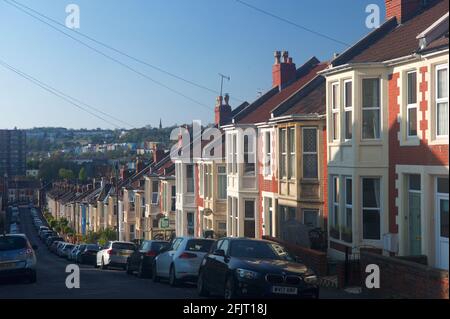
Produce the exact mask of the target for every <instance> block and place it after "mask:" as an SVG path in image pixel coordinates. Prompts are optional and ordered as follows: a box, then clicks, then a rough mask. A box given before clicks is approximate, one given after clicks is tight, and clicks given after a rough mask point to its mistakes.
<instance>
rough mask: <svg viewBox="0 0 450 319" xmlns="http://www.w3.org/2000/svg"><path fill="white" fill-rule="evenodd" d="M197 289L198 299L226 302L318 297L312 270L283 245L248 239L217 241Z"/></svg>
mask: <svg viewBox="0 0 450 319" xmlns="http://www.w3.org/2000/svg"><path fill="white" fill-rule="evenodd" d="M197 288H198V292H199V294H200V295H201V296H206V295H208V294H214V295H220V296H224V297H225V298H226V299H234V298H239V297H246V298H276V297H281V298H289V297H291V298H301V297H307V298H318V296H319V287H318V286H317V277H316V276H315V274H314V272H313V271H312V270H311V269H309V268H308V267H306V266H305V265H304V264H302V263H300V262H298V259H297V258H294V257H292V256H291V255H290V254H289V253H288V252H287V250H286V249H285V248H284V247H283V246H282V245H280V244H278V243H275V242H271V241H266V240H256V239H249V238H222V239H220V240H218V241H217V243H215V244H214V246H213V247H212V248H211V252H210V253H208V254H207V255H206V256H205V258H204V260H203V262H202V266H201V267H200V271H199V277H198V282H197Z"/></svg>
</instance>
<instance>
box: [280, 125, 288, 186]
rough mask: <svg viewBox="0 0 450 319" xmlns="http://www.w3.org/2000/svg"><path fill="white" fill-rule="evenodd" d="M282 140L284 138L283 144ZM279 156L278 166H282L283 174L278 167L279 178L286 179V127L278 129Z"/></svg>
mask: <svg viewBox="0 0 450 319" xmlns="http://www.w3.org/2000/svg"><path fill="white" fill-rule="evenodd" d="M283 138H284V143H283ZM283 149H284V152H283ZM280 154H281V160H280V164H281V165H283V166H284V172H283V169H281V167H280V177H281V178H282V179H286V178H287V176H288V165H287V162H288V158H287V157H288V156H287V127H284V128H282V129H280Z"/></svg>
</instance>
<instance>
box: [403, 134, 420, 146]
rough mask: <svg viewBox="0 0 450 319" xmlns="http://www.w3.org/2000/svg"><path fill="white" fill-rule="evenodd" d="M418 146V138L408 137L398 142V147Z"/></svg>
mask: <svg viewBox="0 0 450 319" xmlns="http://www.w3.org/2000/svg"><path fill="white" fill-rule="evenodd" d="M419 145H420V139H419V137H418V136H415V137H414V136H410V137H408V138H406V139H403V140H402V141H400V146H419Z"/></svg>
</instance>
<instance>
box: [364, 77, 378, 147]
mask: <svg viewBox="0 0 450 319" xmlns="http://www.w3.org/2000/svg"><path fill="white" fill-rule="evenodd" d="M380 113H381V112H380V79H379V78H372V79H363V80H362V117H363V118H362V122H363V123H362V138H363V139H379V138H380Z"/></svg>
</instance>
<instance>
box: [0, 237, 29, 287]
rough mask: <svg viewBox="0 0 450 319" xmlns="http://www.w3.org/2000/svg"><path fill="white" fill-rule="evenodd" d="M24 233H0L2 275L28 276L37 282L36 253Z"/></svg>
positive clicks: (0, 266)
mask: <svg viewBox="0 0 450 319" xmlns="http://www.w3.org/2000/svg"><path fill="white" fill-rule="evenodd" d="M35 249H37V246H32V245H31V244H30V242H29V240H28V238H27V236H25V235H24V234H8V235H0V277H15V276H18V277H26V278H28V280H29V282H31V283H34V282H36V254H35V252H34V250H35Z"/></svg>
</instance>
